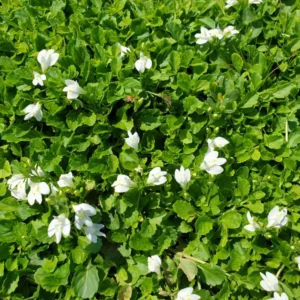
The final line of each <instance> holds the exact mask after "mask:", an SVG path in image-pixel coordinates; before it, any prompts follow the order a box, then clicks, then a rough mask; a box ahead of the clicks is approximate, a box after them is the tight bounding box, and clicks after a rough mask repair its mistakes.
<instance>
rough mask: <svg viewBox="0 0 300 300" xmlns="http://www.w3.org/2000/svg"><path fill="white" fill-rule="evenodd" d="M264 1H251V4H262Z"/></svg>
mask: <svg viewBox="0 0 300 300" xmlns="http://www.w3.org/2000/svg"><path fill="white" fill-rule="evenodd" d="M261 3H263V0H249V4H261Z"/></svg>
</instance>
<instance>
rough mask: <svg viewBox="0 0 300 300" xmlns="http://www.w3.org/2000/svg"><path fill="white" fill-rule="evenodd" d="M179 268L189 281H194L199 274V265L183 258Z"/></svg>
mask: <svg viewBox="0 0 300 300" xmlns="http://www.w3.org/2000/svg"><path fill="white" fill-rule="evenodd" d="M178 267H179V269H181V270H182V271H183V272H184V274H185V275H186V276H187V278H188V280H189V281H192V280H193V279H194V278H195V277H196V275H197V273H198V268H197V264H196V263H195V262H194V261H191V260H188V259H184V258H181V259H180V263H179V266H178Z"/></svg>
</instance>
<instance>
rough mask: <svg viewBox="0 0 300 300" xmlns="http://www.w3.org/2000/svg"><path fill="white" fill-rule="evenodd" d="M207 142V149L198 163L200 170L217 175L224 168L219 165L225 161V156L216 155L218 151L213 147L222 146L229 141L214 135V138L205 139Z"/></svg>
mask: <svg viewBox="0 0 300 300" xmlns="http://www.w3.org/2000/svg"><path fill="white" fill-rule="evenodd" d="M207 143H208V151H207V153H206V154H205V156H204V160H203V162H202V164H201V165H200V169H201V170H205V171H206V172H207V173H208V174H211V175H218V174H221V173H222V172H223V171H224V169H223V168H222V167H221V166H222V165H224V164H225V163H226V161H227V160H226V158H223V157H218V156H219V152H218V151H215V148H223V147H225V146H226V145H227V144H229V142H228V141H227V140H226V139H224V138H222V137H216V138H215V139H213V140H211V139H208V140H207Z"/></svg>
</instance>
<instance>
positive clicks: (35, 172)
mask: <svg viewBox="0 0 300 300" xmlns="http://www.w3.org/2000/svg"><path fill="white" fill-rule="evenodd" d="M30 176H38V177H43V176H45V172H44V171H43V170H42V169H41V167H40V166H38V165H35V166H34V169H33V170H32V171H31V173H30Z"/></svg>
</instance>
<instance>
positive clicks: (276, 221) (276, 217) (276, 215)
mask: <svg viewBox="0 0 300 300" xmlns="http://www.w3.org/2000/svg"><path fill="white" fill-rule="evenodd" d="M286 215H287V209H286V208H284V209H282V210H281V211H280V210H279V207H278V206H277V205H276V206H275V207H274V208H273V209H272V210H271V211H270V212H269V215H268V225H267V228H270V227H275V228H280V227H283V226H284V225H285V224H286V223H287V222H288V217H287V216H286Z"/></svg>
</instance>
